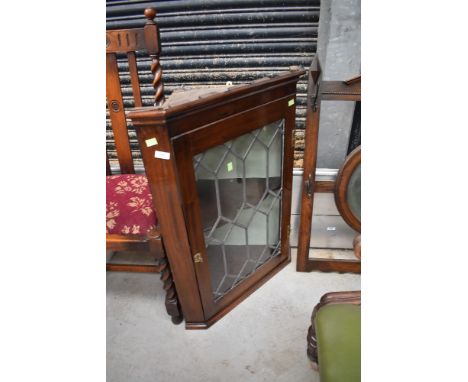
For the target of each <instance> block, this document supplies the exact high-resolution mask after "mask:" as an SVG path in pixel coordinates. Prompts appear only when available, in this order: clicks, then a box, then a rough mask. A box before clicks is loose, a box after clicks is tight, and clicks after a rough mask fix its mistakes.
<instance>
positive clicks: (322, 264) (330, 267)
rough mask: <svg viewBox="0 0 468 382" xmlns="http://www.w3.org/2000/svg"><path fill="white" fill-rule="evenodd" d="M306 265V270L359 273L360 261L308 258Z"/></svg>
mask: <svg viewBox="0 0 468 382" xmlns="http://www.w3.org/2000/svg"><path fill="white" fill-rule="evenodd" d="M306 267H307V268H306V272H312V271H321V272H338V273H348V272H349V273H361V262H360V261H359V260H329V259H310V261H308V262H307V265H306Z"/></svg>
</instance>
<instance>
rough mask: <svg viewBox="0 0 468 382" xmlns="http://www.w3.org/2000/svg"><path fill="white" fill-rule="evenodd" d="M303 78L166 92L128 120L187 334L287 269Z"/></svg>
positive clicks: (294, 72) (293, 75)
mask: <svg viewBox="0 0 468 382" xmlns="http://www.w3.org/2000/svg"><path fill="white" fill-rule="evenodd" d="M304 73H305V71H304V70H302V69H300V68H291V69H290V71H289V72H286V73H283V74H280V75H278V76H275V77H273V78H265V79H261V80H258V81H254V82H252V83H251V84H249V85H242V86H236V87H227V88H226V87H218V88H209V89H207V90H206V91H204V92H203V91H202V92H200V90H196V91H186V92H174V93H173V95H171V97H169V98H168V99H167V101H166V102H165V103H164V104H162V105H161V106H158V107H154V108H140V109H135V110H133V111H131V112H130V113H129V115H128V116H129V118H130V119H131V120H132V123H133V125H134V126H135V128H136V131H137V135H138V141H139V144H140V147H141V152H142V157H143V162H144V165H145V169H146V173H147V177H148V180H149V184H150V188H151V192H152V195H153V201H154V203H155V207H156V210H157V212H158V217H159V221H160V229H161V234H162V236H163V237H164V245H165V249H166V252H167V256H168V260H169V263H170V266H171V269H172V272H173V277H174V281H175V285H176V289H177V293H178V296H179V299H180V303H181V307H182V311H183V314H184V317H185V320H186V321H185V322H186V328H187V329H206V328H208V327H209V326H211V325H212V324H213V323H215V322H216V321H218V320H219V319H220V318H221V317H223V316H224V315H225V314H227V313H228V312H229V311H230V310H231V309H233V308H234V307H235V306H237V305H238V304H239V303H240V302H241V301H243V300H244V299H245V298H246V297H248V296H249V295H250V294H251V293H253V292H254V291H255V290H256V289H258V288H259V287H260V286H261V285H262V284H264V283H265V282H266V281H267V280H268V279H269V278H271V277H272V276H273V275H274V274H275V273H277V272H278V271H279V270H280V269H282V268H283V267H284V266H285V265H287V264H288V263H289V262H290V253H289V224H290V222H289V217H290V214H291V189H292V167H293V152H294V149H293V129H294V128H295V100H296V84H297V81H298V79H299V77H300V76H301V75H303V74H304ZM154 139H155V140H156V142H157V144H154V142H155V140H154ZM262 139H263V140H262ZM247 141H248V142H250V143H249V144H246V145H245V147H244V146H242V144H243V142H244V143H245V142H247ZM147 142H152V143H151V144H150V145H148V144H147ZM236 145H237V146H236ZM235 147H240V148H241V149H242V150H244V151H245V152H244V154H242V155H241V154H239V153H237V154H236V153H235V150H237V149H235ZM262 155H265V156H264V157H265V158H267V159H266V160H265V162H264V163H263V162H262V161H261V160H258V158H260V157H262V158H263V156H262ZM204 158H205V159H204ZM206 158H211V159H210V160H212V161H214V162H213V163H215V164H216V166H214V167H216V170H209V171H208V170H203V171H201V170H200V168H205V166H208V167H209V165H211V164H210V162H209V161H208V159H206ZM225 158H234V159H231V160H227V159H225ZM225 162H226V163H225ZM207 171H208V172H207ZM210 171H212V172H210ZM262 171H264V172H265V174H266V175H259V173H261V172H262ZM207 174H208V175H207ZM210 174H211V175H210ZM242 190H243V191H242ZM246 198H247V199H246ZM253 200H255V202H254V201H253ZM267 205H268V208H267V207H266V206H267ZM221 206H222V207H221ZM247 213H250V214H251V217H250V220H249V219H246V221H245V222H242V223H241V217H242V219H244V217H245V216H244V214H247ZM229 214H231V215H229ZM216 216H217V217H216ZM229 216H231V217H229ZM262 216H264V217H265V219H264V220H262V219H263V218H262ZM259 217H260V218H259ZM257 218H258V219H257ZM256 219H257V220H256ZM263 221H264V222H266V223H261V222H263ZM223 230H224V231H226V233H223V234H222V235H221V232H224V231H223ZM218 231H219V232H218ZM216 232H218V233H216ZM239 232H242V235H244V234H245V239H244V238H243V237H244V236H242V235H241V236H239V235H238V233H239ZM258 232H260V233H262V232H263V233H262V234H261V235H259V234H258ZM215 233H216V235H215ZM236 235H237V236H236ZM215 236H216V237H215ZM221 236H222V238H221ZM263 236H265V240H266V241H265V242H263V241H262V240H263ZM221 250H222V255H221V254H220V253H221V252H220V251H221ZM244 250H245V251H246V252H245V254H246V255H245V257H244V254H243V253H244V252H241V251H244ZM256 251H257V252H256ZM221 258H224V266H222V265H220V263H218V262H219V261H220V260H219V259H221ZM226 259H227V260H226ZM236 267H237V268H236ZM233 269H236V270H235V271H233ZM218 284H219V285H218Z"/></svg>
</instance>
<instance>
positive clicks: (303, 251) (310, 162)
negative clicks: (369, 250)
mask: <svg viewBox="0 0 468 382" xmlns="http://www.w3.org/2000/svg"><path fill="white" fill-rule="evenodd" d="M321 73H322V72H321V69H320V62H319V60H318V57H317V56H316V57H315V58H314V60H313V61H312V64H311V66H310V69H309V78H308V90H307V118H306V131H305V142H306V144H305V149H304V174H303V189H302V195H301V217H300V226H299V242H298V249H297V266H296V269H297V271H298V272H310V271H313V270H319V271H325V272H331V271H332V272H353V273H360V272H361V262H360V261H359V260H344V259H309V243H310V235H311V227H312V215H313V204H314V193H317V192H333V193H335V195H336V198H335V200H338V203H339V202H340V201H341V200H342V199H340V198H341V197H342V196H343V195H342V194H343V192H345V189H344V188H343V186H344V185H345V184H346V183H345V182H339V183H338V184H337V181H316V180H315V171H316V166H317V151H318V150H317V149H318V135H319V122H320V103H321V101H327V100H328V101H338V100H342V101H360V100H361V76H358V77H355V78H352V79H350V80H348V81H323V80H322V78H321ZM356 159H357V156H355V157H353V161H352V164H353V166H355V165H357V162H356ZM359 163H360V150H359ZM353 168H355V167H353ZM349 169H350V168H347V169H346V171H345V175H347V174H348V173H349ZM337 179H339V178H337ZM342 207H343V206H342V204H341V206H340V205H338V208H342ZM342 210H343V208H342ZM343 218H344V219H345V221H346V222H349V221H350V219H351V218H350V217H349V216H347V217H345V216H343ZM346 219H347V220H346ZM348 224H349V223H348ZM355 227H357V226H356V225H355ZM353 228H354V227H353ZM355 229H356V228H355ZM359 229H360V223H359Z"/></svg>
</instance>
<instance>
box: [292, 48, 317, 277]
mask: <svg viewBox="0 0 468 382" xmlns="http://www.w3.org/2000/svg"><path fill="white" fill-rule="evenodd" d="M320 75H321V71H320V63H319V61H318V57H317V56H315V58H314V60H313V61H312V63H311V65H310V68H309V76H308V86H307V114H306V129H305V137H304V140H305V142H307V143H306V145H305V148H304V170H303V187H302V192H301V216H300V221H299V238H298V245H297V263H296V270H297V271H298V272H307V264H308V260H309V243H310V235H311V225H312V215H313V208H314V192H315V190H311V192H309V190H307V189H306V182H309V184H311V185H315V168H316V165H317V149H316V148H317V145H318V132H319V130H318V125H319V120H320V103H318V104H315V101H316V100H315V97H316V94H317V92H318V81H319V77H320Z"/></svg>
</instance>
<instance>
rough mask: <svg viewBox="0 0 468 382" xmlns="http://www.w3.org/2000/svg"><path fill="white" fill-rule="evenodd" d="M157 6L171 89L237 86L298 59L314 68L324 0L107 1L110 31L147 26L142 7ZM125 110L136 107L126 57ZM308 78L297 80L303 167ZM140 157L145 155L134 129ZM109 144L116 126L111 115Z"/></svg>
mask: <svg viewBox="0 0 468 382" xmlns="http://www.w3.org/2000/svg"><path fill="white" fill-rule="evenodd" d="M147 7H155V8H156V10H157V16H156V22H157V23H158V25H159V27H160V32H161V50H162V53H161V64H162V68H163V80H164V84H165V92H166V93H167V94H169V93H170V92H172V91H173V90H174V89H177V88H181V87H186V88H197V87H204V86H210V85H224V84H225V83H226V82H227V81H231V82H232V83H233V84H234V85H236V84H241V83H248V82H251V81H253V80H255V79H258V78H262V77H266V76H273V75H275V74H277V73H279V72H282V71H285V70H288V68H289V67H290V66H292V65H300V66H303V67H304V68H306V69H307V68H308V67H309V65H310V63H311V61H312V59H313V57H314V55H315V52H316V50H317V34H318V22H319V15H320V0H259V1H252V0H204V1H195V0H181V1H109V0H108V1H107V22H106V27H107V29H121V28H134V27H141V26H143V25H144V23H145V18H144V16H143V11H144V9H145V8H147ZM138 66H139V68H141V70H142V76H141V78H140V79H141V81H142V83H143V88H142V95H143V98H144V99H143V103H144V105H148V106H149V105H151V96H152V93H153V88H152V87H151V79H152V75H151V72H150V70H149V67H150V65H149V60H148V59H146V58H145V57H140V58H139V59H138ZM119 70H120V71H121V81H122V87H123V94H124V103H125V106H126V109H127V110H128V109H129V108H131V107H133V101H132V97H131V85H130V78H129V76H128V66H127V65H126V63H125V62H124V61H122V62H119ZM306 88H307V82H306V76H304V77H303V78H302V79H301V81H300V82H299V83H298V86H297V119H296V129H297V131H296V136H297V138H298V139H297V142H296V152H295V165H296V167H300V166H301V158H302V150H303V143H304V142H303V134H301V130H303V129H304V123H305V104H306V92H307V89H306ZM130 139H131V144H132V149H133V150H134V157H135V158H136V159H137V162H138V158H139V154H138V151H137V142H136V137H135V133H134V131H133V130H132V129H130ZM107 143H108V145H109V146H110V147H111V148H112V146H113V142H112V131H111V129H110V124H109V120H108V119H107Z"/></svg>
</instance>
